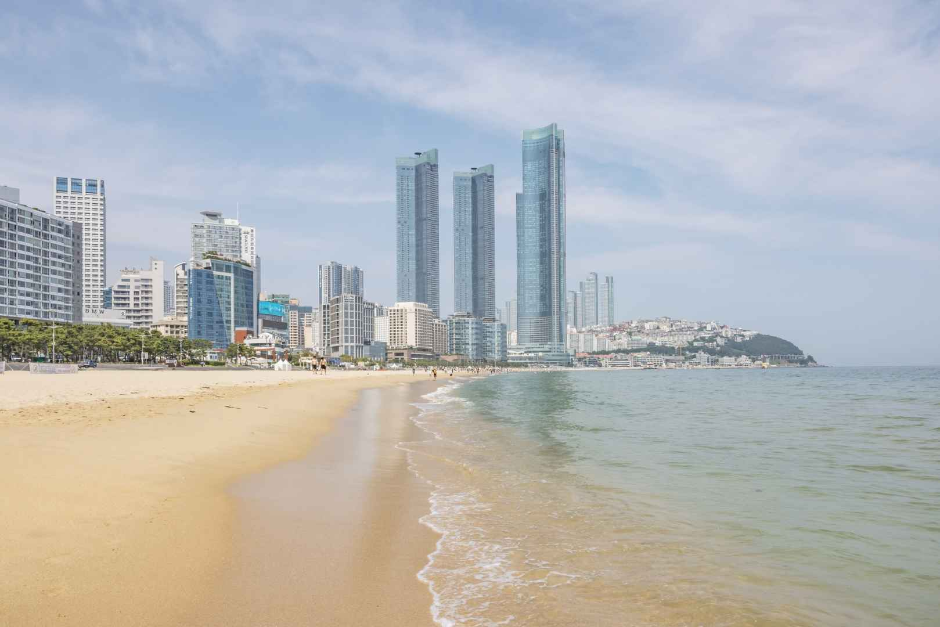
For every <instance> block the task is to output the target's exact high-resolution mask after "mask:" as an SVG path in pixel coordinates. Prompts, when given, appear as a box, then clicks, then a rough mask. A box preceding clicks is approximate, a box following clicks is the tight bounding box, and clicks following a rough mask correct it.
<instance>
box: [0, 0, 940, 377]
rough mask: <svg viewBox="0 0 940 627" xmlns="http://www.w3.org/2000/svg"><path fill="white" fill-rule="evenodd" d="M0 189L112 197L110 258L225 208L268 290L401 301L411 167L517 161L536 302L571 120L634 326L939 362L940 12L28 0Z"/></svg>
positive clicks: (11, 28) (8, 107)
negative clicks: (402, 169)
mask: <svg viewBox="0 0 940 627" xmlns="http://www.w3.org/2000/svg"><path fill="white" fill-rule="evenodd" d="M3 21H4V28H3V32H2V34H0V67H2V70H3V71H2V76H3V89H2V92H0V137H2V138H3V141H2V147H0V184H6V185H12V186H15V187H19V188H21V190H22V199H23V201H24V202H26V203H28V204H31V205H34V206H38V207H40V208H45V209H49V208H50V205H51V200H52V179H53V177H54V176H56V175H63V176H84V177H99V178H103V179H105V180H106V181H107V185H108V211H109V216H108V220H109V224H108V237H109V245H108V255H109V257H108V272H109V281H113V280H114V279H115V278H116V276H117V272H118V271H119V269H120V268H122V267H125V266H140V265H142V264H145V263H146V262H147V258H148V256H150V255H153V256H156V257H159V258H162V259H164V260H165V261H166V262H167V264H168V265H172V264H174V263H176V262H178V261H182V260H184V259H185V258H186V257H187V256H188V232H189V224H190V222H192V221H194V220H195V219H198V212H199V211H203V210H206V209H215V210H221V211H224V212H225V213H226V214H232V215H233V214H234V212H235V206H236V203H240V204H241V216H242V220H243V222H245V223H247V224H251V225H254V226H256V227H257V228H258V229H259V235H258V246H259V253H260V254H261V255H262V258H263V268H264V274H263V282H264V284H263V287H264V289H266V290H268V291H290V292H291V293H293V294H297V295H298V296H300V297H301V298H302V299H304V300H306V301H308V302H313V300H314V298H315V295H316V272H315V270H316V264H317V263H318V262H321V261H324V260H328V259H335V260H337V261H340V262H343V263H356V264H358V265H360V266H362V267H363V268H364V269H365V271H366V292H367V294H366V295H367V297H369V298H371V299H374V300H377V301H379V302H385V303H390V302H392V301H393V300H394V297H395V294H394V289H395V281H394V272H395V268H394V247H395V236H394V202H395V199H394V159H395V157H397V156H405V155H409V154H411V153H412V152H414V151H419V150H425V149H427V148H431V147H436V148H438V149H439V151H440V166H441V211H442V218H441V275H442V277H441V278H442V280H441V285H442V290H441V303H442V308H443V310H444V312H445V313H446V312H449V311H450V310H451V309H452V307H453V278H452V277H453V257H452V255H453V246H452V234H451V226H452V219H451V215H452V214H451V208H452V186H451V176H452V172H453V171H454V170H465V169H467V168H469V167H472V166H478V165H483V164H486V163H493V164H494V165H495V168H496V186H497V213H498V219H497V298H498V301H499V302H500V303H502V302H503V301H505V300H506V299H508V298H511V297H512V296H513V295H514V291H515V222H514V212H515V205H514V194H515V192H516V191H519V189H520V186H521V180H520V176H521V174H520V169H521V156H520V138H521V130H522V129H523V128H532V127H536V126H543V125H545V124H548V123H550V122H557V123H558V124H559V125H560V126H561V127H562V128H564V129H565V133H566V140H567V158H568V160H567V168H568V180H567V183H568V197H567V203H568V282H569V286H574V285H576V284H577V281H578V280H579V279H580V278H582V277H583V275H585V274H586V273H587V272H588V271H592V270H594V271H597V272H599V273H601V274H612V275H613V276H614V277H615V280H616V285H617V316H618V318H633V317H654V316H660V315H668V316H673V317H686V318H693V319H704V320H720V321H723V322H726V323H729V324H733V325H739V326H744V327H749V328H754V329H758V330H761V331H763V332H767V333H771V334H774V335H780V336H782V337H785V338H787V339H790V340H792V341H794V342H795V343H797V344H798V345H799V346H800V347H801V348H803V349H804V350H806V351H808V352H811V353H813V354H814V355H815V356H816V357H817V359H819V360H821V361H824V362H826V363H830V364H871V365H878V364H936V363H938V362H940V148H938V146H940V141H938V140H940V124H938V123H940V3H938V2H936V1H925V0H920V1H914V2H880V1H877V0H870V1H868V2H864V3H858V2H849V1H843V0H830V1H827V2H800V1H796V0H765V1H763V2H744V1H736V0H730V1H725V2H698V1H684V0H675V1H664V2H653V1H650V0H634V1H626V2H620V3H617V2H609V1H608V2H601V1H595V0H567V1H565V2H557V3H556V2H551V1H550V0H543V1H541V2H518V3H508V2H503V3H485V2H476V3H460V4H459V5H455V6H451V7H447V6H444V5H443V4H442V3H431V2H427V3H426V2H421V1H412V2H408V3H403V4H400V5H398V4H393V3H380V4H367V3H361V2H356V3H346V4H343V3H323V4H322V5H319V6H317V5H315V4H313V3H304V2H276V1H271V2H266V3H258V2H229V1H226V2H222V1H221V0H220V1H207V2H199V1H196V0H190V1H185V2H183V1H180V2H175V1H167V2H161V3H159V5H157V4H156V3H153V4H152V5H151V4H149V3H137V2H129V1H124V0H119V1H109V0H95V1H91V0H87V1H86V2H84V3H81V2H75V3H46V2H25V1H22V0H13V1H12V5H11V4H10V0H7V2H6V3H5V14H4V18H3Z"/></svg>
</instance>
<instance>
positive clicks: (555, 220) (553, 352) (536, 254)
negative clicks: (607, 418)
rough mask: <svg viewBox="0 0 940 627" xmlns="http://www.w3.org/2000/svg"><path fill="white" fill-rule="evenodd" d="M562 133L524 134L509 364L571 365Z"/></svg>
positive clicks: (548, 130)
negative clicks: (514, 322)
mask: <svg viewBox="0 0 940 627" xmlns="http://www.w3.org/2000/svg"><path fill="white" fill-rule="evenodd" d="M565 237H566V236H565V134H564V131H563V130H561V129H559V128H558V126H557V125H556V124H550V125H549V126H546V127H543V128H537V129H533V130H527V131H523V133H522V193H521V194H516V290H517V300H518V303H517V307H518V334H517V336H518V344H519V346H518V347H517V349H515V350H513V351H512V353H511V354H510V356H509V359H510V361H516V362H529V361H540V362H546V363H563V364H567V363H570V357H569V355H568V353H567V352H566V349H565V342H566V336H565V331H566V326H565V314H566V311H565V301H566V296H567V291H566V289H565Z"/></svg>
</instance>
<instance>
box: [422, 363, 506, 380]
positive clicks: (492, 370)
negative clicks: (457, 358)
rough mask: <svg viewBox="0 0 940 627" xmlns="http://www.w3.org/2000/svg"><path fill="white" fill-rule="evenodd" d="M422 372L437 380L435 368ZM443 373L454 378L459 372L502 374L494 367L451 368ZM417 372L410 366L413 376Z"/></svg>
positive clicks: (429, 367)
mask: <svg viewBox="0 0 940 627" xmlns="http://www.w3.org/2000/svg"><path fill="white" fill-rule="evenodd" d="M424 371H425V372H426V373H428V377H430V378H434V379H437V368H436V367H433V366H425V367H424ZM443 371H444V372H445V373H447V374H449V375H450V376H454V374H455V373H459V372H466V373H467V374H486V373H489V374H499V373H501V372H503V369H502V368H499V367H496V366H493V367H491V368H480V367H477V366H466V367H464V368H457V367H453V368H444V369H443ZM417 372H418V369H417V367H415V366H412V367H411V374H413V375H414V374H416V373H417Z"/></svg>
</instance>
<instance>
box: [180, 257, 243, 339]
mask: <svg viewBox="0 0 940 627" xmlns="http://www.w3.org/2000/svg"><path fill="white" fill-rule="evenodd" d="M256 314H257V305H256V302H255V270H254V268H252V267H250V266H246V265H243V264H241V263H238V262H235V261H229V260H221V259H211V260H206V261H205V262H203V263H201V264H194V266H193V267H192V268H191V269H190V270H189V338H190V339H194V340H195V339H204V340H209V341H211V342H212V346H213V347H214V348H218V349H225V348H227V347H228V345H229V344H231V343H232V342H233V341H234V340H235V330H236V329H247V330H248V331H249V333H250V334H251V335H256V334H257V329H256V320H257V315H256Z"/></svg>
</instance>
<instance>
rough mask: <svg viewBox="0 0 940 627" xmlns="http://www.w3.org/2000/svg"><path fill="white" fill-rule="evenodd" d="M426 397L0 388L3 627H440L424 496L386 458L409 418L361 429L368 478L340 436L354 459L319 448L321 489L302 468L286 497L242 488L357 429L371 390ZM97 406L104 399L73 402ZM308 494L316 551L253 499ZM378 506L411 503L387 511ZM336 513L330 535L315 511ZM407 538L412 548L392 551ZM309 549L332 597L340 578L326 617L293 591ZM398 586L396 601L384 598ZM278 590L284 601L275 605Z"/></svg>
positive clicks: (77, 378) (81, 384)
mask: <svg viewBox="0 0 940 627" xmlns="http://www.w3.org/2000/svg"><path fill="white" fill-rule="evenodd" d="M417 378H418V379H421V377H420V376H419V377H417ZM413 380H414V378H413V377H412V376H411V374H410V372H409V373H368V374H366V373H340V372H336V373H331V374H330V375H329V377H328V378H327V377H322V376H321V377H317V376H316V375H313V374H310V373H274V372H193V371H189V372H186V371H183V372H115V371H97V372H88V373H81V374H77V375H29V374H26V373H6V374H5V375H2V376H0V477H3V486H2V489H0V624H2V625H7V624H9V625H49V624H55V625H185V624H200V625H203V624H219V625H222V624H233V623H241V624H271V625H273V624H285V623H284V622H282V621H279V620H275V619H276V618H277V617H278V616H281V617H290V616H295V617H298V616H307V617H311V616H321V615H325V612H327V611H332V612H334V613H333V614H331V616H333V617H334V620H332V621H331V622H325V623H323V622H321V621H319V620H317V621H315V622H316V624H357V622H359V621H357V620H355V616H356V615H361V614H360V613H361V612H364V611H366V610H370V609H371V610H374V611H377V612H379V614H378V615H384V616H388V617H389V620H383V621H381V624H385V625H397V624H401V625H414V624H421V623H422V619H423V620H425V621H427V622H430V617H429V613H428V606H429V604H430V597H429V595H428V593H427V591H426V590H425V589H424V588H423V586H422V585H421V584H420V583H419V582H418V581H417V579H416V578H415V576H414V573H415V572H416V571H417V568H415V565H418V568H420V565H421V564H423V561H422V560H423V558H424V557H425V556H426V555H427V554H428V553H429V552H430V551H431V550H433V543H434V539H433V537H429V534H428V533H427V532H426V530H424V529H423V528H422V527H420V526H419V525H418V524H417V515H420V510H421V507H422V499H425V500H423V507H425V508H426V506H427V501H426V496H427V494H426V492H423V491H422V490H423V489H426V488H422V487H421V486H418V485H416V483H415V480H414V479H413V478H411V477H410V474H409V473H407V472H402V468H403V467H402V466H401V460H400V458H399V457H397V456H396V454H395V453H394V452H389V451H388V450H385V451H384V452H383V453H381V454H379V453H378V452H377V451H379V450H380V449H383V448H384V447H385V446H386V445H388V444H389V443H390V442H391V440H392V439H394V438H395V437H398V436H399V435H401V433H398V432H396V429H404V428H405V426H404V425H405V424H406V423H407V420H403V418H402V417H403V416H405V414H404V413H402V412H401V411H400V409H401V407H402V406H403V405H401V404H388V406H387V409H388V411H386V406H385V405H382V404H380V406H381V407H382V411H380V412H377V411H375V410H374V406H373V411H372V414H371V416H372V419H368V420H366V419H364V418H363V416H362V415H359V416H358V418H357V419H356V421H355V422H353V423H351V424H352V425H353V427H351V428H354V429H355V428H359V429H371V430H373V432H374V433H375V434H376V435H375V437H373V438H372V439H370V440H368V442H369V443H368V444H364V445H363V446H365V447H366V448H365V449H361V450H360V452H359V459H360V463H359V465H358V468H359V469H360V474H359V475H358V478H353V477H352V476H349V477H346V476H345V474H344V471H339V474H336V473H337V472H338V471H336V468H337V466H336V465H335V464H336V463H338V462H339V461H342V460H343V459H344V455H342V454H340V455H337V450H339V451H341V452H342V451H343V450H344V449H345V448H347V447H348V446H349V445H350V443H352V444H355V443H356V436H352V438H353V439H352V440H350V439H349V436H348V429H339V428H337V430H336V431H335V434H336V436H337V438H339V439H337V440H336V442H346V444H339V445H335V444H334V445H331V446H327V447H325V448H324V453H323V455H322V456H321V459H322V460H324V464H327V466H322V465H321V466H320V471H321V472H320V473H318V472H316V471H315V470H310V469H309V468H307V470H306V471H304V472H296V473H295V475H293V476H294V478H293V479H290V480H289V481H288V483H280V484H279V483H278V481H277V477H278V476H279V475H268V474H266V473H263V474H262V475H259V477H261V478H259V479H258V481H261V484H260V485H263V486H266V487H265V488H262V492H260V493H259V492H257V491H255V492H252V491H251V489H250V488H246V487H244V486H249V485H251V480H248V479H246V481H247V482H248V483H245V484H243V483H239V482H237V481H236V480H237V479H239V478H245V477H248V476H249V475H250V474H251V473H255V472H258V471H261V470H263V469H266V468H270V467H272V466H274V465H276V464H278V463H279V462H284V461H286V460H297V459H301V458H304V457H305V456H306V455H307V454H308V452H310V450H311V447H313V446H314V444H315V443H316V442H317V441H318V437H319V436H323V435H324V434H327V433H329V432H330V430H331V428H332V427H333V425H334V423H337V424H338V425H343V424H344V421H342V420H341V421H338V422H337V421H336V418H339V417H341V416H343V415H345V414H346V412H348V411H349V410H350V409H351V408H352V407H353V406H354V405H355V404H356V402H357V399H358V398H359V393H360V392H361V391H362V390H364V389H367V388H377V387H382V388H384V387H390V386H396V387H401V388H403V389H407V388H409V387H410V386H403V385H402V384H404V383H410V382H412V381H413ZM232 385H240V386H241V387H238V388H233V387H231V386H232ZM226 386H228V387H226ZM207 388H208V389H207ZM42 390H45V393H44V394H43V393H41V391H42ZM171 390H172V391H171ZM169 394H172V396H168V395H169ZM157 395H159V396H157ZM86 397H87V398H91V399H96V400H94V401H92V402H77V401H78V400H80V399H83V398H86ZM383 398H386V397H383ZM387 398H391V397H387ZM383 403H386V401H383ZM393 407H397V408H398V409H395V410H394V411H392V409H393ZM385 415H388V416H391V418H389V419H388V420H385V418H384V417H385ZM379 418H381V420H377V419H379ZM355 425H359V426H358V427H355ZM341 434H347V435H346V436H343V435H341ZM379 434H384V435H379ZM331 435H332V434H331ZM360 435H362V433H360ZM344 437H345V438H346V439H345V440H344V439H343V438H344ZM380 442H381V444H380ZM337 446H339V448H337ZM370 447H371V448H370ZM319 448H320V447H319V446H317V447H316V449H315V450H314V452H313V453H311V456H310V458H308V459H312V460H316V459H317V449H319ZM331 451H332V452H331ZM392 451H394V448H392ZM370 455H371V457H370ZM326 460H333V461H332V462H331V463H333V464H334V465H333V466H329V464H328V463H327V461H326ZM314 467H315V468H316V462H314ZM327 467H331V468H333V471H329V472H328V471H327V470H324V469H325V468H327ZM383 468H384V469H386V470H385V471H382V470H381V469H383ZM367 469H368V471H367ZM389 469H391V470H389ZM272 472H274V471H272ZM330 472H332V474H330ZM304 473H306V474H304ZM272 476H273V477H274V479H273V483H272V482H271V481H272ZM324 476H332V480H331V481H329V482H324V481H323V477H324ZM347 478H348V479H349V481H348V482H347V483H346V486H347V488H348V489H344V488H343V481H345V480H346V479H347ZM307 481H314V483H316V484H317V485H315V486H313V487H312V488H311V492H310V493H311V494H314V495H316V496H317V500H316V503H317V505H316V507H311V506H310V505H309V501H308V502H307V503H308V504H307V505H306V506H305V507H306V514H305V515H306V516H307V518H306V519H305V520H306V522H311V523H312V524H319V525H320V528H319V530H318V531H317V533H316V534H314V535H306V536H305V535H302V534H301V532H302V531H303V525H300V526H297V522H298V519H297V518H296V517H295V518H292V517H287V518H285V517H284V516H283V515H281V514H282V513H283V510H284V508H285V507H286V508H287V509H288V510H289V509H290V505H289V503H290V499H289V498H288V499H286V500H285V498H281V499H280V500H279V501H278V502H279V503H280V506H279V507H280V510H279V511H276V508H270V507H267V506H261V507H259V506H258V498H259V496H258V495H259V494H263V493H264V490H265V489H270V490H274V491H275V492H277V486H278V485H282V486H293V489H296V490H299V492H294V493H293V496H304V495H305V494H307V492H306V491H305V490H303V489H301V488H302V484H303V482H307ZM233 482H236V483H234V485H235V486H236V487H235V488H233V489H230V488H232V486H233ZM265 482H267V483H265ZM327 488H329V489H327ZM283 489H286V488H283ZM283 489H282V492H283ZM241 490H248V492H244V493H243V492H241ZM383 491H385V492H391V493H395V494H397V497H398V498H397V499H390V498H388V495H387V494H386V495H385V497H384V498H379V497H381V493H382V492H383ZM252 494H253V495H254V496H251V495H252ZM290 495H291V493H290V492H288V496H290ZM262 502H263V499H262ZM251 503H253V505H251ZM269 510H270V511H269ZM334 510H335V511H336V512H339V513H338V514H337V516H336V517H334V518H331V519H328V520H327V519H323V520H320V521H319V522H318V521H317V519H316V516H315V514H316V512H317V511H334ZM340 513H341V514H340ZM272 530H274V531H272ZM292 534H293V535H292ZM409 534H410V535H409ZM253 535H254V537H253ZM399 535H401V536H402V538H403V539H404V541H403V542H402V543H401V546H400V547H398V548H397V549H395V550H388V547H387V543H386V540H388V539H394V537H396V536H399ZM298 538H299V540H298ZM298 542H299V544H298ZM339 547H342V548H343V550H342V551H339V550H338V549H339ZM304 548H306V550H308V551H311V552H313V553H311V554H314V553H315V554H316V555H317V556H319V557H318V559H321V558H322V559H328V560H329V561H327V562H326V563H323V562H319V561H317V562H316V569H317V570H316V572H317V573H321V575H320V576H321V579H320V580H319V581H320V582H321V585H322V582H325V581H330V580H331V579H330V578H322V577H323V574H322V573H326V574H327V575H329V574H331V573H336V574H337V576H339V573H343V574H342V581H344V582H345V583H344V585H342V586H339V587H337V586H335V585H333V586H330V587H321V588H320V589H321V590H324V591H326V590H329V591H330V594H331V595H332V596H331V598H330V599H329V604H326V605H329V607H330V608H332V609H331V610H328V608H326V605H324V604H320V605H319V606H318V601H317V600H318V599H322V598H323V597H322V596H318V592H317V589H316V588H314V589H312V590H311V589H304V588H303V587H298V586H296V585H295V584H296V583H297V582H302V581H313V579H311V578H310V576H309V573H306V574H304V573H300V574H299V575H298V574H297V573H298V569H300V570H303V569H304V568H307V569H308V570H309V566H308V565H307V564H308V562H307V561H306V560H305V559H304V557H305V556H304V555H303V554H302V553H301V552H300V550H301V549H304ZM259 555H262V556H264V555H267V556H279V557H277V559H273V560H271V559H269V560H267V561H265V560H263V559H262V560H261V561H259V557H258V556H259ZM324 556H326V557H324ZM354 558H355V559H354ZM324 569H326V570H324ZM304 577H306V579H304ZM390 581H391V582H393V584H394V587H395V589H396V590H399V591H400V592H398V593H396V594H389V590H390V588H389V585H390V584H389V582H390ZM277 589H281V590H282V593H281V596H280V597H279V598H280V599H282V602H281V603H273V604H272V603H264V602H263V599H265V598H267V596H268V595H267V593H266V592H265V591H268V592H270V591H272V590H277ZM287 590H293V591H295V594H288V593H287V592H286V591H287ZM370 590H375V591H378V592H377V595H376V596H374V597H369V598H371V599H372V600H371V601H369V603H370V604H371V605H370V607H369V608H366V607H363V606H361V605H360V604H361V603H362V599H363V598H366V597H364V596H363V595H362V594H360V592H361V591H370ZM383 590H384V592H383ZM342 594H346V596H345V597H341V596H338V595H342ZM344 599H346V601H344ZM376 599H378V600H376ZM285 606H287V607H289V608H290V611H289V612H287V611H286V610H285V609H284V608H285ZM317 607H319V608H320V609H319V610H317ZM233 608H241V609H240V611H238V610H237V609H236V611H233ZM325 608H326V609H325ZM319 612H324V614H321V613H319ZM197 617H198V618H197ZM366 624H368V621H367V623H366ZM372 624H378V623H375V622H373V623H372Z"/></svg>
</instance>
